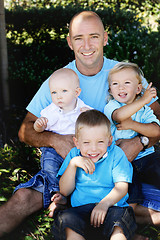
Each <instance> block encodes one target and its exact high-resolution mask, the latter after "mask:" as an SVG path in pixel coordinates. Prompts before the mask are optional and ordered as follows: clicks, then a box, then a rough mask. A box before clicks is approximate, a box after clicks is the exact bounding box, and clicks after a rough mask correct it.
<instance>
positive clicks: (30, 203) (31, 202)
mask: <svg viewBox="0 0 160 240" xmlns="http://www.w3.org/2000/svg"><path fill="white" fill-rule="evenodd" d="M42 207H43V197H42V193H40V192H37V191H35V190H33V189H25V188H22V189H19V190H18V191H16V192H15V194H14V195H13V196H12V197H11V198H10V199H9V201H8V202H6V203H5V204H3V205H2V206H0V237H2V236H3V235H4V234H5V233H10V232H11V231H12V230H14V229H15V228H16V227H17V226H18V225H19V224H20V223H22V221H23V220H24V219H25V218H26V217H28V216H29V215H31V214H32V213H34V212H36V211H38V210H40V209H41V208H42Z"/></svg>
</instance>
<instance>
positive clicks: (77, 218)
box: [53, 203, 137, 240]
mask: <svg viewBox="0 0 160 240" xmlns="http://www.w3.org/2000/svg"><path fill="white" fill-rule="evenodd" d="M95 206H96V204H95V203H91V204H86V205H83V206H79V207H71V208H68V209H66V210H63V211H58V212H57V213H55V216H54V223H53V235H54V239H55V240H65V239H66V236H65V228H67V227H68V228H70V229H72V230H73V231H75V232H77V233H78V234H80V235H81V236H83V237H84V238H85V239H87V240H94V239H95V240H97V239H98V240H104V239H106V240H107V239H110V236H111V234H112V232H113V229H114V227H115V226H119V227H120V228H122V230H123V232H124V235H125V236H126V238H127V239H128V240H131V239H132V237H133V236H134V234H135V231H136V228H137V226H136V222H135V217H134V212H133V209H132V207H116V206H113V207H110V208H109V209H108V212H107V215H106V218H105V220H104V224H102V225H101V226H100V227H97V228H94V227H93V226H91V224H90V216H91V212H92V210H93V208H94V207H95Z"/></svg>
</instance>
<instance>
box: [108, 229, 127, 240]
mask: <svg viewBox="0 0 160 240" xmlns="http://www.w3.org/2000/svg"><path fill="white" fill-rule="evenodd" d="M110 240H127V238H126V237H125V235H124V233H123V230H122V228H120V227H118V226H116V227H114V230H113V233H112V235H111V238H110Z"/></svg>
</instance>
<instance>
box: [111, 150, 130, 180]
mask: <svg viewBox="0 0 160 240" xmlns="http://www.w3.org/2000/svg"><path fill="white" fill-rule="evenodd" d="M115 149H116V151H115V155H114V167H113V170H112V174H113V181H114V182H129V183H131V182H132V176H133V168H132V164H131V163H130V162H129V161H128V159H127V157H126V155H125V154H124V152H123V150H122V149H121V148H120V147H118V146H116V148H115Z"/></svg>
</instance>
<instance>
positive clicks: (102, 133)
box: [76, 125, 112, 162]
mask: <svg viewBox="0 0 160 240" xmlns="http://www.w3.org/2000/svg"><path fill="white" fill-rule="evenodd" d="M76 141H77V143H76V147H77V148H78V149H80V151H81V154H82V156H84V157H88V158H90V159H92V161H93V162H97V161H98V160H99V159H100V158H102V157H103V155H104V154H105V153H106V152H107V147H108V146H110V145H111V143H112V137H111V136H109V134H108V129H107V127H106V126H105V125H100V126H94V127H89V126H85V125H84V126H83V127H82V128H81V129H80V130H79V133H78V139H77V140H76Z"/></svg>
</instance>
